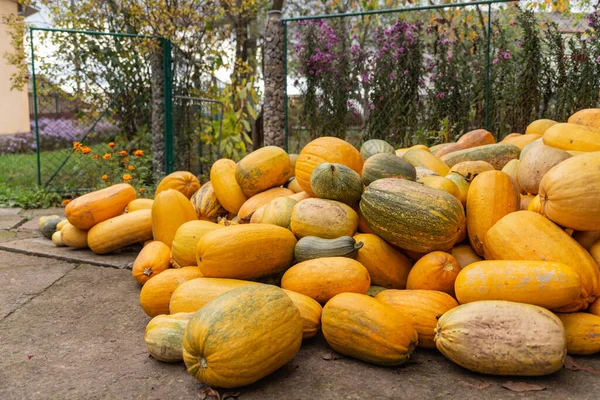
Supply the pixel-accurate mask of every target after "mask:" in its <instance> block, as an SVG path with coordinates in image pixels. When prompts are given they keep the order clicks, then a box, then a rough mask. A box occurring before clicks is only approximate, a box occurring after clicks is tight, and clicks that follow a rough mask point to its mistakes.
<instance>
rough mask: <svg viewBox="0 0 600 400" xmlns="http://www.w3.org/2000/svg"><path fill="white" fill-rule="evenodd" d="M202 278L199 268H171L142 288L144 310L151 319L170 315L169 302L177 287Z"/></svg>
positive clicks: (141, 300) (141, 302)
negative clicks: (161, 315)
mask: <svg viewBox="0 0 600 400" xmlns="http://www.w3.org/2000/svg"><path fill="white" fill-rule="evenodd" d="M200 276H201V274H200V271H199V270H198V267H183V268H169V269H167V270H165V271H163V272H161V273H160V274H158V275H156V276H155V277H153V278H152V279H149V280H148V282H146V283H145V284H144V286H142V290H141V292H140V305H141V306H142V309H143V310H144V312H145V313H146V314H147V315H148V316H150V317H156V316H157V315H160V314H169V302H170V301H171V295H172V294H173V292H174V291H175V289H177V286H179V285H181V284H182V283H183V282H186V281H189V280H190V279H194V278H198V277H200Z"/></svg>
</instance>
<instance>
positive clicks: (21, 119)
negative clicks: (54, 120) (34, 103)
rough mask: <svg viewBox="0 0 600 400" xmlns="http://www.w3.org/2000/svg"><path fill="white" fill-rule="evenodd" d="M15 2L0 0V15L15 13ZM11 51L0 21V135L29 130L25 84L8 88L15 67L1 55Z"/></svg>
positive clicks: (4, 29) (8, 37) (8, 39)
mask: <svg viewBox="0 0 600 400" xmlns="http://www.w3.org/2000/svg"><path fill="white" fill-rule="evenodd" d="M17 11H18V6H17V3H16V2H15V1H14V0H0V15H8V14H16V13H17ZM5 52H13V48H12V45H11V43H10V36H9V35H8V33H7V26H6V25H5V24H2V23H0V135H6V134H14V133H17V132H29V131H30V128H29V96H28V95H27V85H25V87H24V88H23V90H18V91H17V90H10V87H11V81H10V77H11V76H12V74H14V73H15V72H16V68H14V67H13V66H10V65H8V64H7V61H6V59H5V58H4V57H3V56H2V55H3V54H4V53H5Z"/></svg>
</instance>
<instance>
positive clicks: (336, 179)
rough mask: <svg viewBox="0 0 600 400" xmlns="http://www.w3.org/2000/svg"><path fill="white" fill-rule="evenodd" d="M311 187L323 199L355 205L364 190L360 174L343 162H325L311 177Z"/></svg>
mask: <svg viewBox="0 0 600 400" xmlns="http://www.w3.org/2000/svg"><path fill="white" fill-rule="evenodd" d="M310 187H311V189H312V191H313V192H314V193H315V195H316V196H317V197H319V198H321V199H328V200H336V201H339V202H342V203H345V204H347V205H349V206H350V207H353V206H354V205H356V204H357V203H358V202H359V200H360V196H361V195H362V192H363V184H362V180H361V179H360V175H359V174H358V173H357V172H356V171H354V170H352V169H351V168H348V167H346V166H345V165H342V164H335V163H323V164H321V165H319V166H318V167H316V168H315V169H314V170H313V172H312V175H311V177H310Z"/></svg>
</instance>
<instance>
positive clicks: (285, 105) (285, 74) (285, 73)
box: [282, 21, 290, 152]
mask: <svg viewBox="0 0 600 400" xmlns="http://www.w3.org/2000/svg"><path fill="white" fill-rule="evenodd" d="M282 23H283V129H284V132H285V151H286V152H287V151H289V148H288V146H289V137H290V134H289V128H288V92H287V78H288V65H287V58H288V54H287V52H288V46H287V44H288V37H287V35H288V30H287V28H288V26H287V21H283V22H282Z"/></svg>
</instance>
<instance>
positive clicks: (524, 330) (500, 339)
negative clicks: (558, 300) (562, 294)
mask: <svg viewBox="0 0 600 400" xmlns="http://www.w3.org/2000/svg"><path fill="white" fill-rule="evenodd" d="M434 340H435V344H436V347H437V348H438V350H439V351H440V352H441V353H442V354H443V355H444V356H446V358H448V359H449V360H450V361H453V362H454V363H456V364H458V365H460V366H462V367H464V368H466V369H469V370H471V371H474V372H478V373H481V374H491V375H516V376H540V375H548V374H551V373H553V372H556V371H558V370H559V369H561V368H562V366H563V362H564V359H565V355H566V353H567V341H566V335H565V329H564V328H563V324H562V323H561V322H560V319H558V317H557V316H555V315H554V314H552V313H551V312H550V311H548V310H546V309H545V308H542V307H538V306H532V305H529V304H521V303H513V302H510V301H477V302H474V303H469V304H463V305H460V306H458V307H455V308H453V309H451V310H449V311H447V312H446V313H444V315H442V316H441V318H440V319H439V320H438V324H437V327H436V329H435V338H434Z"/></svg>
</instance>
